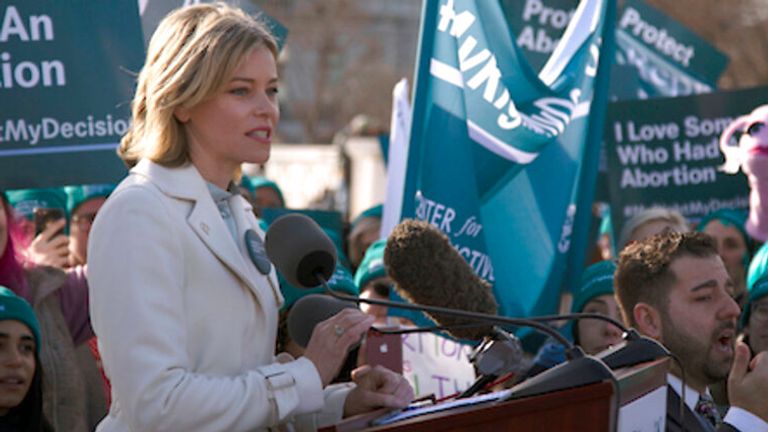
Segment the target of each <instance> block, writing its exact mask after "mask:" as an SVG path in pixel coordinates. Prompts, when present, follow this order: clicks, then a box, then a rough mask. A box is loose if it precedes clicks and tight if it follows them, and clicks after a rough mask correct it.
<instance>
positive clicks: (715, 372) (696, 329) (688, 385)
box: [615, 233, 768, 432]
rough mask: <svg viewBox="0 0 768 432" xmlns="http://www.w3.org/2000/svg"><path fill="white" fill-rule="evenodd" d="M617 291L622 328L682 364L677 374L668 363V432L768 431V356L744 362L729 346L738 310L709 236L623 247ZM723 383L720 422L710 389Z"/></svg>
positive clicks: (743, 353)
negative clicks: (726, 403) (724, 407)
mask: <svg viewBox="0 0 768 432" xmlns="http://www.w3.org/2000/svg"><path fill="white" fill-rule="evenodd" d="M615 285H616V296H617V298H618V300H619V304H620V307H621V310H622V315H623V317H624V321H625V322H626V323H627V324H628V325H631V326H633V327H635V328H637V329H638V331H639V332H640V333H642V334H644V335H646V336H648V337H651V338H653V339H656V340H658V341H659V342H661V343H663V344H664V345H665V346H666V347H667V348H668V349H669V350H670V351H671V352H672V353H673V354H674V355H675V356H676V357H677V358H679V359H680V363H681V365H682V371H681V370H680V368H679V367H678V366H677V364H676V363H673V364H672V368H671V373H670V374H669V376H668V382H669V387H668V398H667V430H668V431H678V430H687V431H713V430H722V431H733V430H737V431H750V432H751V431H759V430H762V431H768V355H767V354H766V353H762V354H760V355H757V356H755V358H753V359H750V354H749V350H748V349H747V347H746V345H744V344H743V343H739V344H737V345H736V346H734V342H735V338H736V322H737V319H738V317H739V313H740V311H739V307H738V305H737V304H736V302H735V301H734V300H733V299H732V298H731V296H730V295H729V292H730V290H731V289H732V287H733V281H732V280H731V279H730V277H729V276H728V272H727V271H726V269H725V265H724V264H723V261H722V260H721V259H720V257H719V256H718V255H717V249H716V246H715V244H714V242H713V241H712V239H711V238H710V237H709V236H707V235H706V234H702V233H683V234H681V233H668V234H661V235H657V236H654V237H651V238H649V239H646V240H644V241H642V242H639V243H635V244H632V245H629V246H627V247H626V248H625V249H624V250H623V251H622V253H621V255H620V257H619V263H618V268H617V270H616V275H615ZM683 372H684V374H683ZM726 377H728V394H729V399H730V402H731V408H730V409H729V410H728V413H727V414H726V415H725V417H724V418H722V419H721V418H719V415H718V414H717V411H716V410H715V409H714V404H713V403H710V402H711V399H710V400H709V401H708V400H707V399H708V398H709V391H708V386H710V385H712V384H714V383H715V382H717V381H720V380H722V379H725V378H726ZM683 379H684V381H685V382H683ZM683 388H684V389H685V391H684V392H683ZM681 394H684V401H685V403H684V405H683V410H682V416H683V417H682V418H681V410H680V395H681Z"/></svg>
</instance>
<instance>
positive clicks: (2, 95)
mask: <svg viewBox="0 0 768 432" xmlns="http://www.w3.org/2000/svg"><path fill="white" fill-rule="evenodd" d="M143 57H144V50H143V47H142V43H141V25H140V22H139V15H138V10H137V7H136V3H135V2H130V1H128V2H93V1H84V0H80V1H67V2H59V1H50V0H47V1H44V0H25V1H11V2H4V5H3V6H0V172H2V173H3V175H2V176H0V187H2V188H5V189H13V188H34V187H47V186H59V185H64V184H86V183H109V182H116V181H117V180H119V179H120V178H122V177H123V176H124V175H125V173H126V170H125V167H124V165H123V163H122V162H121V161H120V159H119V158H118V157H117V155H116V154H115V149H116V147H117V143H118V141H119V139H120V137H121V136H122V135H123V134H124V133H125V132H126V130H127V129H128V126H129V117H130V102H131V99H132V97H133V89H134V80H135V75H136V74H137V73H138V71H139V70H140V68H141V64H142V61H143Z"/></svg>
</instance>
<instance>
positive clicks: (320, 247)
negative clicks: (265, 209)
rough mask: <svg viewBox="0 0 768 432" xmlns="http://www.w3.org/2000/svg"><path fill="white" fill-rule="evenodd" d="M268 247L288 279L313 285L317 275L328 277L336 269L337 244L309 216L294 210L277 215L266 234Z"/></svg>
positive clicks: (294, 283) (306, 286)
mask: <svg viewBox="0 0 768 432" xmlns="http://www.w3.org/2000/svg"><path fill="white" fill-rule="evenodd" d="M264 248H265V249H266V251H267V256H268V257H269V259H270V261H272V263H274V264H275V267H277V269H278V270H280V273H281V274H282V275H283V277H284V278H285V280H287V281H288V283H290V284H291V285H293V286H296V287H300V288H312V287H316V286H318V285H320V284H319V282H318V278H317V275H318V274H319V275H320V276H321V277H322V278H323V279H324V280H326V281H327V280H328V279H330V278H331V275H333V271H334V270H335V269H336V258H337V255H336V246H334V244H333V241H331V239H330V238H328V236H327V235H326V234H325V233H324V232H323V229H322V228H320V225H318V224H317V222H315V221H314V220H312V218H310V217H309V216H306V215H303V214H300V213H290V214H286V215H283V216H280V217H279V218H277V219H275V220H274V221H273V222H272V224H271V225H270V226H269V229H268V230H267V233H266V235H265V237H264Z"/></svg>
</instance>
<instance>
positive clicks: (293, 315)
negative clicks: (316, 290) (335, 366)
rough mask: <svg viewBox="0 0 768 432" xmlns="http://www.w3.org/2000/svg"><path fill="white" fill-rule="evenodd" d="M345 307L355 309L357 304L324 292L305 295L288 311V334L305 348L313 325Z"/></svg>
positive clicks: (310, 336)
mask: <svg viewBox="0 0 768 432" xmlns="http://www.w3.org/2000/svg"><path fill="white" fill-rule="evenodd" d="M347 308H352V309H357V304H356V303H354V302H350V301H345V300H339V299H337V298H334V297H331V296H329V295H325V294H309V295H306V296H304V297H302V298H300V299H299V300H297V301H296V303H294V304H293V306H292V307H291V310H290V311H288V317H287V318H286V325H287V327H288V336H290V337H291V340H293V341H294V342H296V344H298V345H299V346H300V347H302V348H306V347H307V344H308V343H309V340H310V339H311V338H312V331H313V330H314V329H315V326H317V325H318V324H320V323H321V322H323V321H325V320H327V319H328V318H330V317H332V316H334V315H336V314H337V313H339V312H341V311H343V310H344V309H347Z"/></svg>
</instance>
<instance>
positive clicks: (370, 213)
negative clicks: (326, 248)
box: [350, 204, 384, 230]
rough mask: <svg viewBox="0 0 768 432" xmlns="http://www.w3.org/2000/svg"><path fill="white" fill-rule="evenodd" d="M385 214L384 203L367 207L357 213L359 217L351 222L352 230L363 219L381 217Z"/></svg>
mask: <svg viewBox="0 0 768 432" xmlns="http://www.w3.org/2000/svg"><path fill="white" fill-rule="evenodd" d="M383 214H384V205H382V204H378V205H375V206H373V207H371V208H368V209H365V210H363V211H362V213H360V214H359V215H357V217H356V218H355V219H354V220H353V221H352V223H351V224H350V226H351V230H354V229H355V226H356V225H357V224H358V223H360V221H361V220H363V219H365V218H378V219H381V217H382V215H383Z"/></svg>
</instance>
